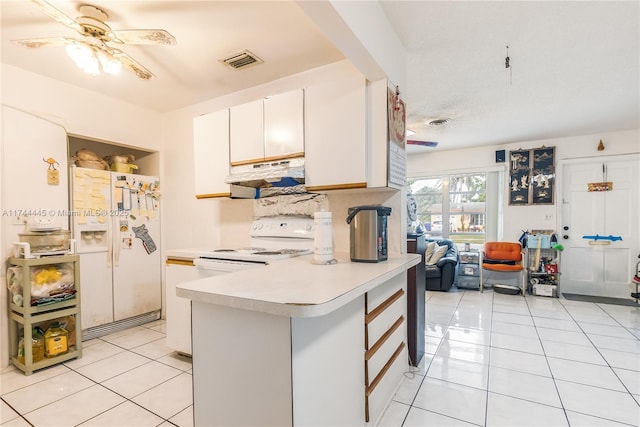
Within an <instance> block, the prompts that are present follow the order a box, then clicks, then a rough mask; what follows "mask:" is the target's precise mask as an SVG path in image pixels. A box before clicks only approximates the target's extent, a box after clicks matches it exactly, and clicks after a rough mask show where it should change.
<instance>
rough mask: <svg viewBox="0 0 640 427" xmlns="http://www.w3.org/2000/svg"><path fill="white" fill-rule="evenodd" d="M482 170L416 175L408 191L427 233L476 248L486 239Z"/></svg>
mask: <svg viewBox="0 0 640 427" xmlns="http://www.w3.org/2000/svg"><path fill="white" fill-rule="evenodd" d="M486 182H487V176H486V174H485V173H473V174H456V175H445V176H440V177H425V178H415V179H411V180H409V181H408V187H409V188H408V190H409V193H411V194H412V195H413V196H414V197H415V200H416V204H417V217H418V220H419V221H420V222H422V224H423V225H424V227H425V230H426V234H427V236H429V237H434V238H448V239H452V240H453V241H454V242H456V243H457V244H459V245H460V246H462V245H464V243H471V244H472V246H476V247H478V246H479V245H481V244H483V243H484V242H485V240H486V223H487V221H486V189H487V185H486Z"/></svg>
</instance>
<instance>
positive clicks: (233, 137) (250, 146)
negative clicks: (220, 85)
mask: <svg viewBox="0 0 640 427" xmlns="http://www.w3.org/2000/svg"><path fill="white" fill-rule="evenodd" d="M229 136H230V150H231V151H230V161H231V165H232V166H235V165H240V164H247V163H256V162H261V161H263V159H264V109H263V102H262V99H259V100H257V101H253V102H249V103H246V104H242V105H237V106H235V107H231V108H230V135H229Z"/></svg>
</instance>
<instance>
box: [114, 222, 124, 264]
mask: <svg viewBox="0 0 640 427" xmlns="http://www.w3.org/2000/svg"><path fill="white" fill-rule="evenodd" d="M117 221H118V218H117V217H115V216H114V217H113V221H112V223H111V225H112V228H111V229H112V230H113V235H114V236H115V238H114V239H113V246H114V250H115V256H114V257H113V266H114V267H117V266H118V263H119V262H120V248H121V247H122V242H121V240H122V239H121V238H120V227H119V226H118V224H117Z"/></svg>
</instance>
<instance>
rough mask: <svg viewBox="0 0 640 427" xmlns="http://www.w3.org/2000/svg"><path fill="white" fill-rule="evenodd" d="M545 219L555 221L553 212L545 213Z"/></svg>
mask: <svg viewBox="0 0 640 427" xmlns="http://www.w3.org/2000/svg"><path fill="white" fill-rule="evenodd" d="M544 220H545V221H553V214H550V213H548V214H544Z"/></svg>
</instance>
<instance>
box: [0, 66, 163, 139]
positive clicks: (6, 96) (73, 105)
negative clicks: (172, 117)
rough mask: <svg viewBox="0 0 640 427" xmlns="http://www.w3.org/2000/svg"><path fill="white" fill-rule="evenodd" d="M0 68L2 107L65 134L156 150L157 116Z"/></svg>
mask: <svg viewBox="0 0 640 427" xmlns="http://www.w3.org/2000/svg"><path fill="white" fill-rule="evenodd" d="M0 65H1V67H2V68H1V72H2V86H1V92H0V93H1V94H2V100H1V101H2V103H3V104H5V105H9V106H11V107H14V108H17V109H19V110H23V111H26V112H29V113H31V114H34V115H36V116H39V117H42V118H45V119H48V120H50V121H52V122H54V123H58V124H60V125H61V126H62V127H64V128H65V129H66V131H67V133H71V134H75V135H81V136H87V137H92V138H93V139H99V140H103V141H106V142H108V141H111V142H117V143H121V144H126V145H131V146H135V147H141V148H146V149H149V150H160V148H161V146H162V129H161V127H160V126H158V124H159V123H160V120H161V115H160V114H159V113H156V112H154V111H151V110H147V109H144V108H141V107H137V106H134V105H132V104H128V103H126V102H122V101H118V100H116V99H114V98H110V97H108V96H105V95H101V94H98V93H95V92H91V91H88V90H85V89H81V88H79V87H76V86H72V85H69V84H65V83H62V82H59V81H57V80H53V79H50V78H47V77H43V76H40V75H38V74H34V73H31V72H28V71H25V70H22V69H20V68H16V67H14V66H11V65H7V64H0Z"/></svg>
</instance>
